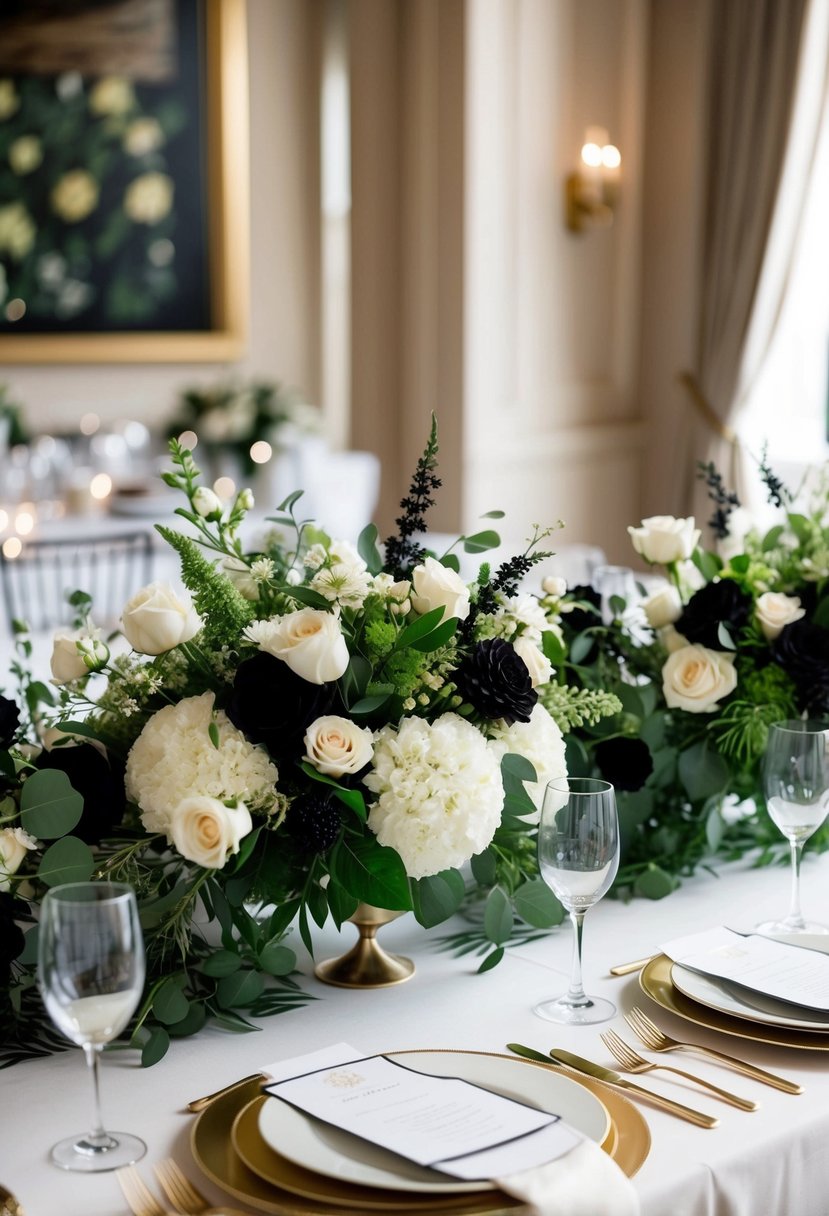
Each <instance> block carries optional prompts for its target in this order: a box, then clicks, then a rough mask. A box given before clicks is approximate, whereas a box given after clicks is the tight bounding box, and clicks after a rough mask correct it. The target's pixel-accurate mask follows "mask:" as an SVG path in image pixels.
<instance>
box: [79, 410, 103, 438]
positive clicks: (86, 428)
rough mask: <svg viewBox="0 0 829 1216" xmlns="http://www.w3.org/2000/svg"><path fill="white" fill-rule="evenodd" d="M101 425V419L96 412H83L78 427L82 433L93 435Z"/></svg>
mask: <svg viewBox="0 0 829 1216" xmlns="http://www.w3.org/2000/svg"><path fill="white" fill-rule="evenodd" d="M100 425H101V419H100V418H99V417H98V415H97V414H84V415H83V417H82V418H81V421H80V429H81V434H82V435H94V434H95V432H96V431H97V430H98V427H99V426H100Z"/></svg>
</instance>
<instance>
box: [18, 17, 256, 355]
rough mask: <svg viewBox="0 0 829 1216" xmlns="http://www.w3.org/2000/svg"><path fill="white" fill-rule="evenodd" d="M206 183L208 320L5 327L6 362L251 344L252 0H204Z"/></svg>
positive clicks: (221, 349)
mask: <svg viewBox="0 0 829 1216" xmlns="http://www.w3.org/2000/svg"><path fill="white" fill-rule="evenodd" d="M204 5H205V10H204V11H205V58H206V88H205V97H204V104H205V106H206V115H207V128H206V129H207V138H206V147H207V165H206V173H205V189H206V191H207V194H208V197H209V200H210V205H209V207H208V218H207V241H208V262H209V311H210V326H209V328H206V329H200V330H198V331H192V332H189V331H180V330H175V331H172V330H171V331H165V332H157V331H153V332H146V331H142V332H110V331H107V332H85V331H84V332H78V331H75V332H71V333H69V332H67V333H59V332H58V333H55V332H50V333H9V332H8V331H4V332H2V333H0V366H2V365H3V364H21V363H26V364H38V363H69V364H79V363H133V362H135V363H139V362H140V363H147V362H150V363H189V362H226V361H230V360H235V359H238V358H240V357H241V356H242V355H243V354H244V351H245V347H246V343H247V335H248V311H249V280H250V252H249V242H250V234H249V227H250V221H249V180H250V165H249V113H248V108H249V107H248V51H247V20H246V16H247V14H246V0H204Z"/></svg>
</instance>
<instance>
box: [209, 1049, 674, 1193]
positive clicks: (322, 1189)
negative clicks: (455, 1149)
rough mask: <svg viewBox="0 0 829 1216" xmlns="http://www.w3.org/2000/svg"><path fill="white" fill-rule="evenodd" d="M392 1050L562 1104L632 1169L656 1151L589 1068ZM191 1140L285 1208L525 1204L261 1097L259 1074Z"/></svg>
mask: <svg viewBox="0 0 829 1216" xmlns="http://www.w3.org/2000/svg"><path fill="white" fill-rule="evenodd" d="M392 1058H400V1059H405V1063H406V1065H407V1066H408V1067H410V1068H417V1069H418V1070H419V1071H421V1072H424V1073H430V1074H432V1075H436V1076H453V1077H460V1078H462V1079H463V1080H466V1081H470V1082H472V1083H473V1084H476V1085H481V1086H483V1087H485V1088H487V1089H490V1090H492V1091H493V1092H496V1093H500V1094H504V1095H506V1096H508V1097H511V1098H515V1099H517V1100H519V1101H522V1102H526V1103H528V1104H530V1105H533V1106H537V1107H539V1108H540V1109H542V1110H548V1111H551V1112H554V1113H556V1114H560V1115H561V1116H562V1118H564V1119H565V1120H566V1121H567V1122H568V1123H570V1124H571V1125H572V1126H573V1127H576V1128H577V1129H578V1130H579V1131H581V1132H582V1133H583V1134H584V1135H585V1136H588V1137H590V1138H591V1139H593V1140H595V1141H596V1142H597V1143H599V1144H601V1146H602V1148H603V1149H604V1150H605V1152H607V1153H608V1154H609V1155H610V1156H611V1157H613V1158H614V1160H615V1161H616V1162H617V1164H618V1165H619V1167H620V1168H621V1169H622V1170H624V1172H625V1173H626V1174H627V1175H628V1176H632V1175H633V1174H634V1173H635V1172H636V1171H637V1170H638V1169H639V1167H640V1166H641V1164H642V1162H643V1161H644V1160H645V1158H646V1157H647V1155H648V1150H649V1148H650V1133H649V1131H648V1126H647V1124H646V1123H645V1120H644V1119H643V1117H642V1115H641V1114H640V1113H639V1111H638V1110H637V1109H636V1108H635V1107H634V1106H632V1105H631V1103H630V1102H628V1101H627V1099H626V1098H624V1097H622V1096H621V1095H620V1094H617V1093H615V1092H611V1091H609V1090H607V1089H606V1088H605V1087H603V1086H601V1085H599V1084H598V1083H596V1082H593V1081H591V1080H590V1079H589V1078H586V1079H584V1080H583V1081H582V1080H581V1079H579V1080H576V1079H574V1078H572V1077H571V1076H569V1075H565V1074H564V1073H559V1072H557V1071H555V1070H554V1069H552V1068H548V1067H546V1066H544V1065H536V1064H533V1063H531V1062H529V1061H525V1060H518V1059H515V1058H514V1057H512V1056H501V1055H488V1054H486V1053H484V1052H462V1051H453V1052H446V1051H414V1052H398V1053H395V1055H394V1056H393V1057H392ZM191 1145H192V1150H193V1156H194V1157H195V1160H196V1162H197V1163H198V1165H199V1166H200V1167H201V1169H202V1170H203V1171H204V1173H205V1174H207V1176H208V1177H209V1178H211V1179H212V1180H213V1182H215V1183H216V1185H217V1186H219V1187H221V1188H222V1189H223V1190H225V1191H228V1192H230V1193H231V1194H232V1195H234V1196H235V1197H236V1198H238V1199H241V1200H243V1201H244V1202H245V1203H247V1204H249V1205H250V1206H252V1207H255V1208H257V1209H258V1210H259V1211H262V1212H275V1213H280V1214H281V1216H294V1214H296V1216H299V1214H300V1213H302V1214H310V1216H329V1214H330V1216H335V1214H337V1213H339V1214H340V1216H342V1213H343V1212H345V1211H346V1210H349V1209H350V1210H352V1211H353V1210H354V1209H358V1210H360V1211H364V1212H389V1213H392V1212H394V1213H397V1212H418V1211H424V1210H427V1209H429V1210H431V1211H435V1210H436V1205H437V1204H439V1205H440V1206H439V1209H438V1210H440V1211H441V1212H446V1213H454V1212H458V1213H487V1212H489V1213H492V1212H501V1211H503V1210H505V1209H507V1208H510V1207H517V1206H520V1204H519V1203H518V1201H517V1200H511V1199H508V1198H507V1197H506V1196H505V1195H504V1194H502V1193H501V1192H500V1191H497V1190H496V1189H495V1188H494V1186H493V1184H492V1183H491V1182H457V1181H455V1180H454V1179H452V1178H449V1177H448V1176H447V1175H445V1174H440V1173H439V1172H437V1171H435V1170H429V1169H423V1168H421V1167H420V1166H416V1165H414V1164H413V1163H412V1162H410V1161H407V1160H405V1159H404V1158H402V1157H398V1156H397V1155H396V1154H394V1153H390V1152H388V1151H386V1150H382V1149H378V1148H377V1147H375V1146H374V1145H372V1144H370V1143H368V1142H367V1141H365V1140H362V1139H360V1137H358V1136H352V1135H351V1134H349V1133H348V1132H343V1131H340V1130H339V1129H337V1128H333V1127H331V1126H329V1125H327V1124H324V1123H321V1122H319V1121H318V1120H316V1119H313V1118H311V1117H310V1116H308V1115H305V1114H303V1113H302V1112H300V1111H297V1110H295V1109H294V1108H292V1107H289V1106H288V1105H287V1104H286V1103H284V1102H280V1101H279V1100H278V1099H276V1098H268V1097H263V1096H262V1095H261V1094H260V1092H259V1088H258V1084H257V1083H256V1082H248V1083H246V1084H244V1085H239V1086H237V1087H236V1088H235V1089H233V1090H230V1091H228V1092H227V1093H226V1094H224V1095H223V1096H222V1097H220V1098H217V1099H216V1100H215V1101H214V1102H213V1103H211V1105H210V1106H208V1107H207V1109H206V1110H204V1111H203V1112H202V1113H201V1114H200V1115H199V1116H198V1118H197V1120H196V1122H195V1124H194V1126H193V1131H192V1137H191Z"/></svg>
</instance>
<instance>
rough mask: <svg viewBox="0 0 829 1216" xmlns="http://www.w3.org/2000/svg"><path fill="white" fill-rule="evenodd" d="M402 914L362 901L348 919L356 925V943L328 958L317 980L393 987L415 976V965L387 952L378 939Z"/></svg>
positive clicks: (350, 985) (344, 985) (345, 985)
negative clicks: (380, 931)
mask: <svg viewBox="0 0 829 1216" xmlns="http://www.w3.org/2000/svg"><path fill="white" fill-rule="evenodd" d="M398 916H402V913H401V912H389V911H387V910H386V909H385V908H373V907H371V905H370V904H360V905H359V906H358V908H357V911H356V912H355V913H354V915H353V916H352V917H350V918H349V919H350V920H351V923H352V924H353V925H356V926H357V929H358V931H359V934H360V936H359V938H358V939H357V944H356V945H355V946H354V947H353V948H352V949H351V950H349V951H348V953H347V954H343V955H341V956H340V958H329V959H327V960H326V961H325V962H324V963H320V964H319V965H318V966H317V967H315V968H314V974H315V975H316V977H317V979H319V980H322V982H323V983H324V984H333V985H334V986H335V987H337V988H390V987H392V985H394V984H403V983H405V981H406V980H409V979H411V978H412V976H413V975H414V971H415V965H414V963H413V962H412V960H411V959H409V958H402V957H401V956H400V955H399V954H387V953H386V951H385V950H384V949H383V948H382V946H381V945H380V944H379V942H378V941H377V931H378V929H380V928H381V927H382V926H383V925H387V924H388V923H389V921H392V920H396V919H397V917H398Z"/></svg>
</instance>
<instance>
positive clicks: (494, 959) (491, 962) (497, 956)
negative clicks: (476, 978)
mask: <svg viewBox="0 0 829 1216" xmlns="http://www.w3.org/2000/svg"><path fill="white" fill-rule="evenodd" d="M503 957H504V947H503V946H496V948H495V949H494V950H492V951H491V952H490V953H489V954H488V955H487V956H486V958H485V959H484V961H483V962H482V963H481V965H480V967H479V968H478V975H483V973H484V972H485V971H491V970H492V968H493V967H497V966H498V964H499V963H500V961H501V959H502V958H503Z"/></svg>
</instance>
